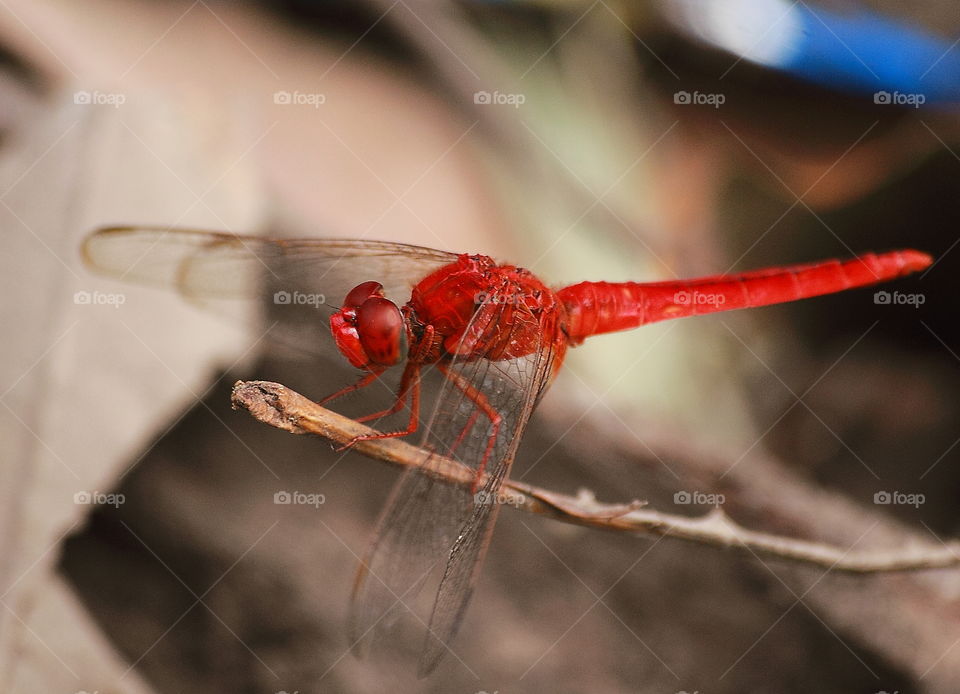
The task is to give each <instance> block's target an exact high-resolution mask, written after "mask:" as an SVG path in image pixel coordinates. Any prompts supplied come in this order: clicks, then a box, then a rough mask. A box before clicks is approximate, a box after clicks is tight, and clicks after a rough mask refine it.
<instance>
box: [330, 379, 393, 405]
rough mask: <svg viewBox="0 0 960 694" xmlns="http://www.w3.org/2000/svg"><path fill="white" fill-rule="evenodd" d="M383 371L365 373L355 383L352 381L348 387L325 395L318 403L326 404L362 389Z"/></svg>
mask: <svg viewBox="0 0 960 694" xmlns="http://www.w3.org/2000/svg"><path fill="white" fill-rule="evenodd" d="M382 373H383V371H371V372H370V373H367V374H364V375H363V376H361V377H360V379H359V380H357V381H356V382H355V383H351V384H350V385H348V386H346V387H344V388H341V389H340V390H338V391H337V392H335V393H331V394H330V395H328V396H327V397H325V398H324V399H323V400H321V401H320V402H318V403H317V404H318V405H326V404H327V403H328V402H331V401H332V400H336V399H337V398H339V397H342V396H344V395H346V394H347V393H352V392H353V391H355V390H360V389H361V388H366V387H367V386H368V385H370V384H371V383H373V382H374V381H375V380H376V379H377V378H378V377H379V376H380V374H382Z"/></svg>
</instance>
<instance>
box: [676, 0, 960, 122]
mask: <svg viewBox="0 0 960 694" xmlns="http://www.w3.org/2000/svg"><path fill="white" fill-rule="evenodd" d="M666 11H667V16H668V17H669V18H670V20H671V22H672V23H673V24H674V25H675V26H676V27H677V28H678V29H680V30H681V31H683V32H684V33H686V34H689V35H692V36H694V37H696V38H698V39H700V40H702V41H705V42H707V43H710V44H712V45H714V46H716V47H717V48H721V49H723V50H726V51H729V52H731V53H733V54H734V55H738V56H740V57H742V58H744V59H745V60H749V61H751V62H754V63H757V64H760V65H764V66H765V67H768V68H771V69H775V70H782V71H783V72H786V73H789V74H792V75H794V76H796V77H799V78H801V79H804V80H807V81H809V82H813V83H816V84H819V85H821V86H824V87H829V88H832V89H837V90H840V91H846V92H859V93H865V94H873V95H874V101H876V103H899V104H903V105H913V106H916V105H919V104H922V103H924V102H926V103H934V102H940V103H950V102H960V45H958V46H957V47H954V46H953V45H952V44H951V43H950V42H948V41H945V40H943V39H940V38H938V37H936V36H933V35H931V34H929V33H927V32H925V31H923V30H922V29H921V28H919V27H916V26H913V25H910V24H907V23H905V22H901V21H898V20H896V19H893V18H891V17H887V16H884V15H880V14H877V13H875V12H872V11H868V10H860V11H857V12H854V13H850V14H841V13H837V12H831V11H827V10H821V9H820V8H817V7H814V6H811V5H808V4H806V3H804V2H790V1H789V0H669V2H667V3H666Z"/></svg>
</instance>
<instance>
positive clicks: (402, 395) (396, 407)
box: [356, 362, 420, 422]
mask: <svg viewBox="0 0 960 694" xmlns="http://www.w3.org/2000/svg"><path fill="white" fill-rule="evenodd" d="M419 368H420V367H419V365H418V364H414V363H413V362H409V363H408V364H407V367H406V368H405V369H404V370H403V376H401V378H400V387H399V388H398V389H397V396H396V400H395V401H394V403H393V405H391V406H390V407H388V408H387V409H385V410H380V411H379V412H374V413H373V414H365V415H363V416H362V417H357V419H356V421H358V422H369V421H370V420H371V419H380V418H381V417H387V416H389V415H392V414H393V413H395V412H399V411H400V410H401V409H403V406H404V404H405V403H406V401H407V393H409V392H410V385H411V383H412V382H413V372H414V371H415V370H417V369H419Z"/></svg>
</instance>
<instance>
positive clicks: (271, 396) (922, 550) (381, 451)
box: [232, 381, 960, 573]
mask: <svg viewBox="0 0 960 694" xmlns="http://www.w3.org/2000/svg"><path fill="white" fill-rule="evenodd" d="M232 400H233V406H234V408H235V409H241V408H242V409H245V410H247V411H249V412H250V414H252V415H253V416H254V417H256V418H257V419H259V420H260V421H262V422H265V423H267V424H270V425H271V426H275V427H277V428H278V429H283V430H285V431H289V432H291V433H294V434H314V435H317V436H322V437H323V438H325V439H328V440H330V441H333V442H334V443H337V444H340V445H345V444H347V443H348V442H350V441H351V440H352V439H353V438H354V437H356V436H360V435H363V434H369V433H371V431H372V430H371V429H370V428H369V427H366V426H364V425H362V424H360V423H358V422H355V421H354V420H352V419H349V418H347V417H343V416H341V415H339V414H337V413H335V412H332V411H331V410H328V409H326V408H324V407H321V406H320V405H318V404H317V403H315V402H313V401H311V400H309V399H307V398H305V397H303V396H302V395H300V394H298V393H296V392H294V391H292V390H290V389H289V388H287V387H285V386H283V385H281V384H279V383H271V382H269V381H237V383H236V384H234V387H233V397H232ZM353 449H354V450H356V451H357V452H358V453H362V454H363V455H366V456H369V457H371V458H376V459H378V460H382V461H384V462H387V463H390V464H393V465H397V466H400V467H416V466H419V465H420V464H422V463H423V462H424V461H425V460H426V459H427V458H428V457H429V456H431V455H435V454H433V453H431V452H429V451H427V450H424V449H422V448H418V447H416V446H412V445H410V444H408V443H405V442H404V441H401V440H399V439H372V440H366V441H359V442H357V443H356V444H355V445H354V446H353ZM432 467H433V469H434V470H435V471H436V474H437V475H439V476H440V477H442V478H444V479H446V480H448V481H449V482H450V483H451V484H460V485H469V484H472V482H473V472H472V471H471V470H470V469H468V468H467V467H465V466H463V465H461V464H460V463H458V462H456V461H453V460H449V459H447V458H439V460H438V461H435V462H434V463H433V466H432ZM497 502H498V503H503V504H507V505H510V506H514V507H515V508H518V509H521V510H523V511H527V512H528V513H539V514H543V515H547V516H551V517H553V518H556V519H558V520H562V521H564V522H567V523H572V524H575V525H584V526H589V527H594V528H605V529H608V530H619V531H624V532H632V533H637V534H651V535H664V536H667V537H675V538H679V539H683V540H688V541H691V542H699V543H702V544H707V545H713V546H720V547H740V548H744V549H748V550H750V551H751V552H753V553H755V554H757V555H759V556H767V557H774V558H780V559H788V560H792V561H796V562H801V563H804V564H811V565H815V566H821V567H826V568H829V569H832V570H834V571H846V572H851V573H874V572H892V571H908V570H917V569H935V568H946V567H952V566H956V565H958V564H960V542H950V543H948V544H944V545H940V546H915V547H907V548H899V549H897V550H887V551H858V552H852V551H846V550H844V549H842V548H840V547H835V546H832V545H828V544H824V543H820V542H810V541H806V540H798V539H794V538H788V537H783V536H780V535H772V534H768V533H763V532H757V531H753V530H748V529H747V528H744V527H742V526H740V525H738V524H737V523H735V522H734V521H733V520H732V519H731V518H730V517H729V516H727V514H725V513H724V512H723V511H722V510H721V509H719V508H716V509H714V510H712V511H710V512H709V513H708V514H706V515H705V516H701V517H698V518H690V517H687V516H678V515H672V514H667V513H660V512H658V511H653V510H650V509H645V508H642V507H643V506H644V502H639V501H633V502H630V503H627V504H608V503H601V502H598V501H597V500H596V499H595V498H594V496H593V494H592V493H590V492H589V491H587V490H581V492H580V493H579V494H578V495H577V496H569V495H566V494H559V493H557V492H552V491H548V490H545V489H540V488H538V487H534V486H531V485H528V484H523V483H521V482H515V481H512V480H507V481H506V482H504V485H503V489H502V491H501V492H500V494H499V498H498V499H497Z"/></svg>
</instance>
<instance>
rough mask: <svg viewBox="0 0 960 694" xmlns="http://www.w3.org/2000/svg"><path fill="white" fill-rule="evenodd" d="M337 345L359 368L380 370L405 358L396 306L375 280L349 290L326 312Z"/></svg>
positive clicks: (402, 329) (401, 322)
mask: <svg viewBox="0 0 960 694" xmlns="http://www.w3.org/2000/svg"><path fill="white" fill-rule="evenodd" d="M330 330H331V331H332V332H333V339H334V342H336V345H337V349H339V350H340V353H341V354H342V355H343V356H344V357H346V358H347V360H348V361H349V362H350V363H351V364H353V365H354V366H356V367H357V368H359V369H366V370H368V371H382V370H384V369H386V368H387V367H390V366H393V365H395V364H398V363H400V362H402V361H406V358H407V330H406V325H405V322H404V319H403V315H402V314H401V312H400V308H399V307H398V306H397V305H396V304H395V303H393V302H392V301H390V300H389V299H387V298H386V297H385V296H384V295H383V285H382V284H380V283H379V282H373V281H370V282H363V283H361V284H358V285H357V286H356V287H354V288H353V289H351V290H350V292H349V293H348V294H347V296H346V298H345V299H344V300H343V304H342V306H341V307H340V310H339V311H337V312H336V313H334V314H333V315H332V316H330Z"/></svg>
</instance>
